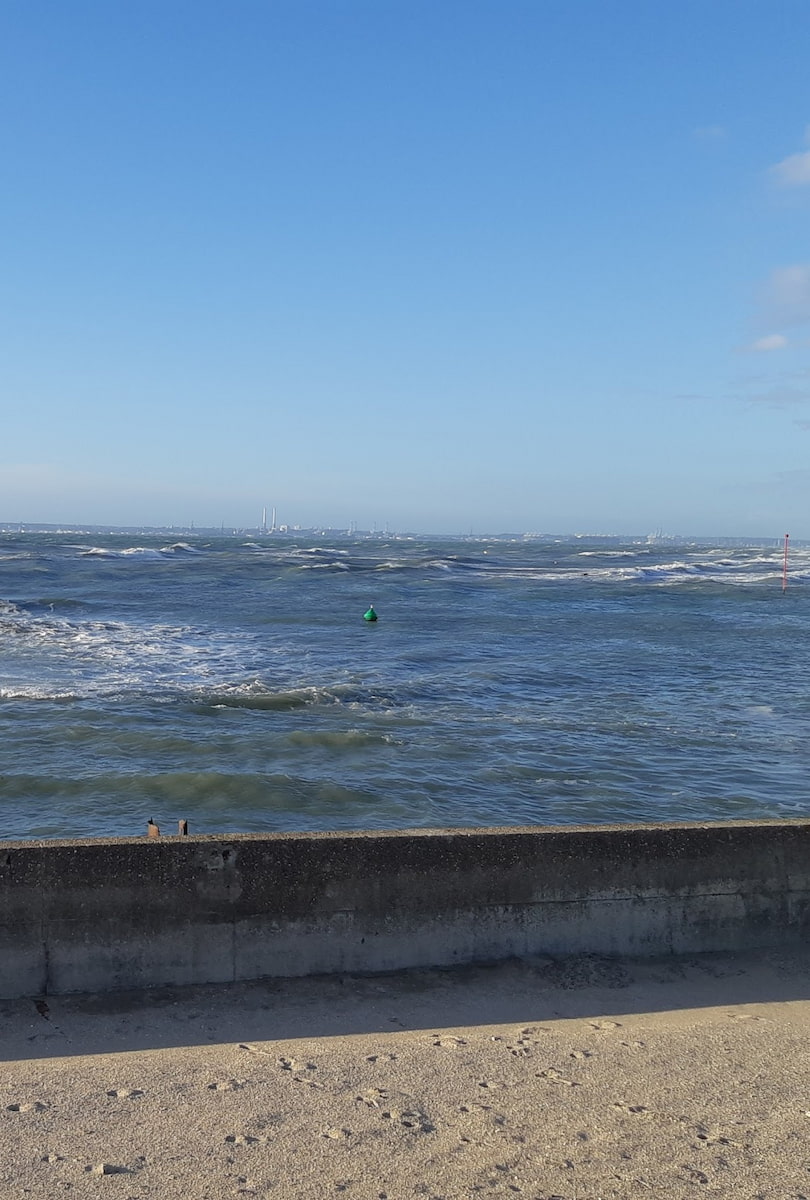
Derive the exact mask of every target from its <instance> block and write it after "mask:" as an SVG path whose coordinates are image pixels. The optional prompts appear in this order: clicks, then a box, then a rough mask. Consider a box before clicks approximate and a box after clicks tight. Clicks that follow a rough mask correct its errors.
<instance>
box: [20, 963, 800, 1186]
mask: <svg viewBox="0 0 810 1200" xmlns="http://www.w3.org/2000/svg"><path fill="white" fill-rule="evenodd" d="M809 967H810V955H804V954H788V953H783V952H767V953H764V952H763V953H757V954H751V955H749V956H744V957H743V956H717V955H711V956H708V955H707V956H695V957H690V958H680V959H672V958H669V959H662V960H653V961H644V962H641V961H635V960H634V961H628V960H613V959H601V958H593V957H578V958H573V959H560V960H552V959H550V958H537V959H533V960H531V961H520V962H516V961H510V962H507V963H503V964H500V965H498V966H492V967H486V966H481V967H470V968H464V969H455V970H447V971H442V970H424V971H408V972H402V973H398V974H395V975H385V976H371V977H361V978H358V977H328V978H315V979H301V980H290V981H267V982H261V983H251V984H245V985H238V986H234V985H229V986H222V987H205V988H192V989H184V990H167V989H162V990H157V991H149V992H138V993H122V994H117V995H104V996H81V997H79V996H75V997H48V998H46V999H44V1000H42V999H40V1000H38V1001H36V1000H33V999H32V1000H21V1001H6V1002H0V1018H1V1020H2V1024H1V1025H0V1030H1V1036H0V1057H2V1060H3V1066H2V1076H0V1079H1V1080H2V1082H1V1084H0V1086H1V1087H2V1102H1V1103H0V1124H1V1125H2V1136H0V1180H2V1194H3V1196H4V1197H18V1196H32V1197H37V1198H43V1200H44V1198H48V1197H62V1196H65V1195H68V1196H72V1197H96V1196H104V1197H115V1198H116V1200H147V1198H152V1197H155V1198H158V1197H159V1198H161V1200H174V1198H175V1197H177V1198H179V1197H184V1198H186V1200H203V1198H210V1200H219V1198H220V1197H229V1196H273V1197H276V1196H278V1197H302V1198H304V1197H331V1196H336V1197H337V1196H346V1197H351V1198H353V1200H405V1198H406V1197H427V1198H432V1200H461V1198H467V1197H478V1196H502V1197H525V1198H526V1200H552V1198H554V1197H558V1198H564V1200H598V1198H599V1197H602V1198H605V1200H606V1198H608V1197H611V1198H614V1197H617V1198H618V1197H621V1198H625V1197H626V1198H630V1197H639V1196H641V1197H643V1196H647V1195H649V1196H666V1197H692V1196H700V1195H706V1196H724V1197H725V1196H728V1197H731V1196H734V1197H739V1198H740V1200H802V1198H805V1200H806V1198H807V1197H810V1144H809V1135H810V1069H809V1068H810V1055H809V1054H808V1033H810V996H808V980H810V974H809V973H808V968H809Z"/></svg>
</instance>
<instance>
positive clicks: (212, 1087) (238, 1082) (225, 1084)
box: [208, 1079, 247, 1092]
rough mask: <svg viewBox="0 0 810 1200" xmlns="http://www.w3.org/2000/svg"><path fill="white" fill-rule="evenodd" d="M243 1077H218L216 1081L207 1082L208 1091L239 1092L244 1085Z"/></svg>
mask: <svg viewBox="0 0 810 1200" xmlns="http://www.w3.org/2000/svg"><path fill="white" fill-rule="evenodd" d="M246 1086H247V1085H246V1083H245V1081H244V1079H220V1080H218V1081H217V1082H216V1083H209V1084H208V1090H209V1092H241V1091H242V1089H243V1088H244V1087H246Z"/></svg>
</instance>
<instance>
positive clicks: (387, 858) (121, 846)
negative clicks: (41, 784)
mask: <svg viewBox="0 0 810 1200" xmlns="http://www.w3.org/2000/svg"><path fill="white" fill-rule="evenodd" d="M808 925H810V822H806V821H779V822H763V823H758V822H729V823H712V824H705V825H645V826H632V825H623V826H599V827H573V826H572V827H565V828H555V829H548V828H528V829H486V830H480V829H472V830H424V831H407V832H371V833H325V834H269V835H236V836H231V837H227V838H225V837H210V836H209V837H198V838H193V837H191V838H161V839H149V840H147V839H146V838H143V839H141V838H127V839H118V840H111V839H94V840H88V841H69V842H0V997H3V998H13V997H17V996H23V995H37V994H46V993H53V994H59V993H67V992H76V991H111V990H118V989H123V988H132V987H144V986H154V985H161V984H184V983H217V982H226V981H231V980H247V979H256V978H260V977H262V976H298V975H308V974H316V973H328V972H338V971H346V972H348V971H353V972H357V971H360V972H362V971H387V970H395V969H399V968H403V967H410V966H442V965H449V964H453V963H460V962H472V961H483V960H493V959H503V958H507V957H510V956H513V955H517V956H526V955H531V954H542V953H552V954H575V953H582V952H585V953H598V954H624V955H634V956H644V955H660V954H664V953H693V952H701V951H709V950H717V951H735V950H741V949H746V950H748V949H753V948H757V947H773V946H781V945H789V944H791V943H794V944H795V943H797V942H800V941H801V940H802V939H804V937H805V936H806V934H807V931H808Z"/></svg>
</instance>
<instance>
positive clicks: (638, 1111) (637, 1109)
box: [613, 1100, 650, 1117]
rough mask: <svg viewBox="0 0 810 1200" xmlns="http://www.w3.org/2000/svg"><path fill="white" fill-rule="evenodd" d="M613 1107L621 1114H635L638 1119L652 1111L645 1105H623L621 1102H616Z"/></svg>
mask: <svg viewBox="0 0 810 1200" xmlns="http://www.w3.org/2000/svg"><path fill="white" fill-rule="evenodd" d="M613 1107H614V1108H617V1109H619V1111H620V1112H628V1113H633V1115H634V1116H637V1117H643V1116H644V1115H645V1114H647V1113H649V1111H650V1110H649V1109H648V1108H646V1107H645V1106H644V1105H643V1104H622V1103H621V1101H619V1100H616V1101H615V1102H614V1104H613Z"/></svg>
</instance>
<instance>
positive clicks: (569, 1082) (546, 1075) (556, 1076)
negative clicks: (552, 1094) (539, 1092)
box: [537, 1067, 579, 1087]
mask: <svg viewBox="0 0 810 1200" xmlns="http://www.w3.org/2000/svg"><path fill="white" fill-rule="evenodd" d="M537 1078H538V1079H548V1081H549V1082H550V1083H560V1084H563V1085H564V1086H565V1087H579V1084H578V1083H577V1081H576V1080H575V1079H566V1078H565V1076H564V1075H562V1074H561V1073H560V1072H559V1071H558V1070H556V1069H555V1068H554V1067H549V1068H548V1070H546V1071H538V1072H537Z"/></svg>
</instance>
